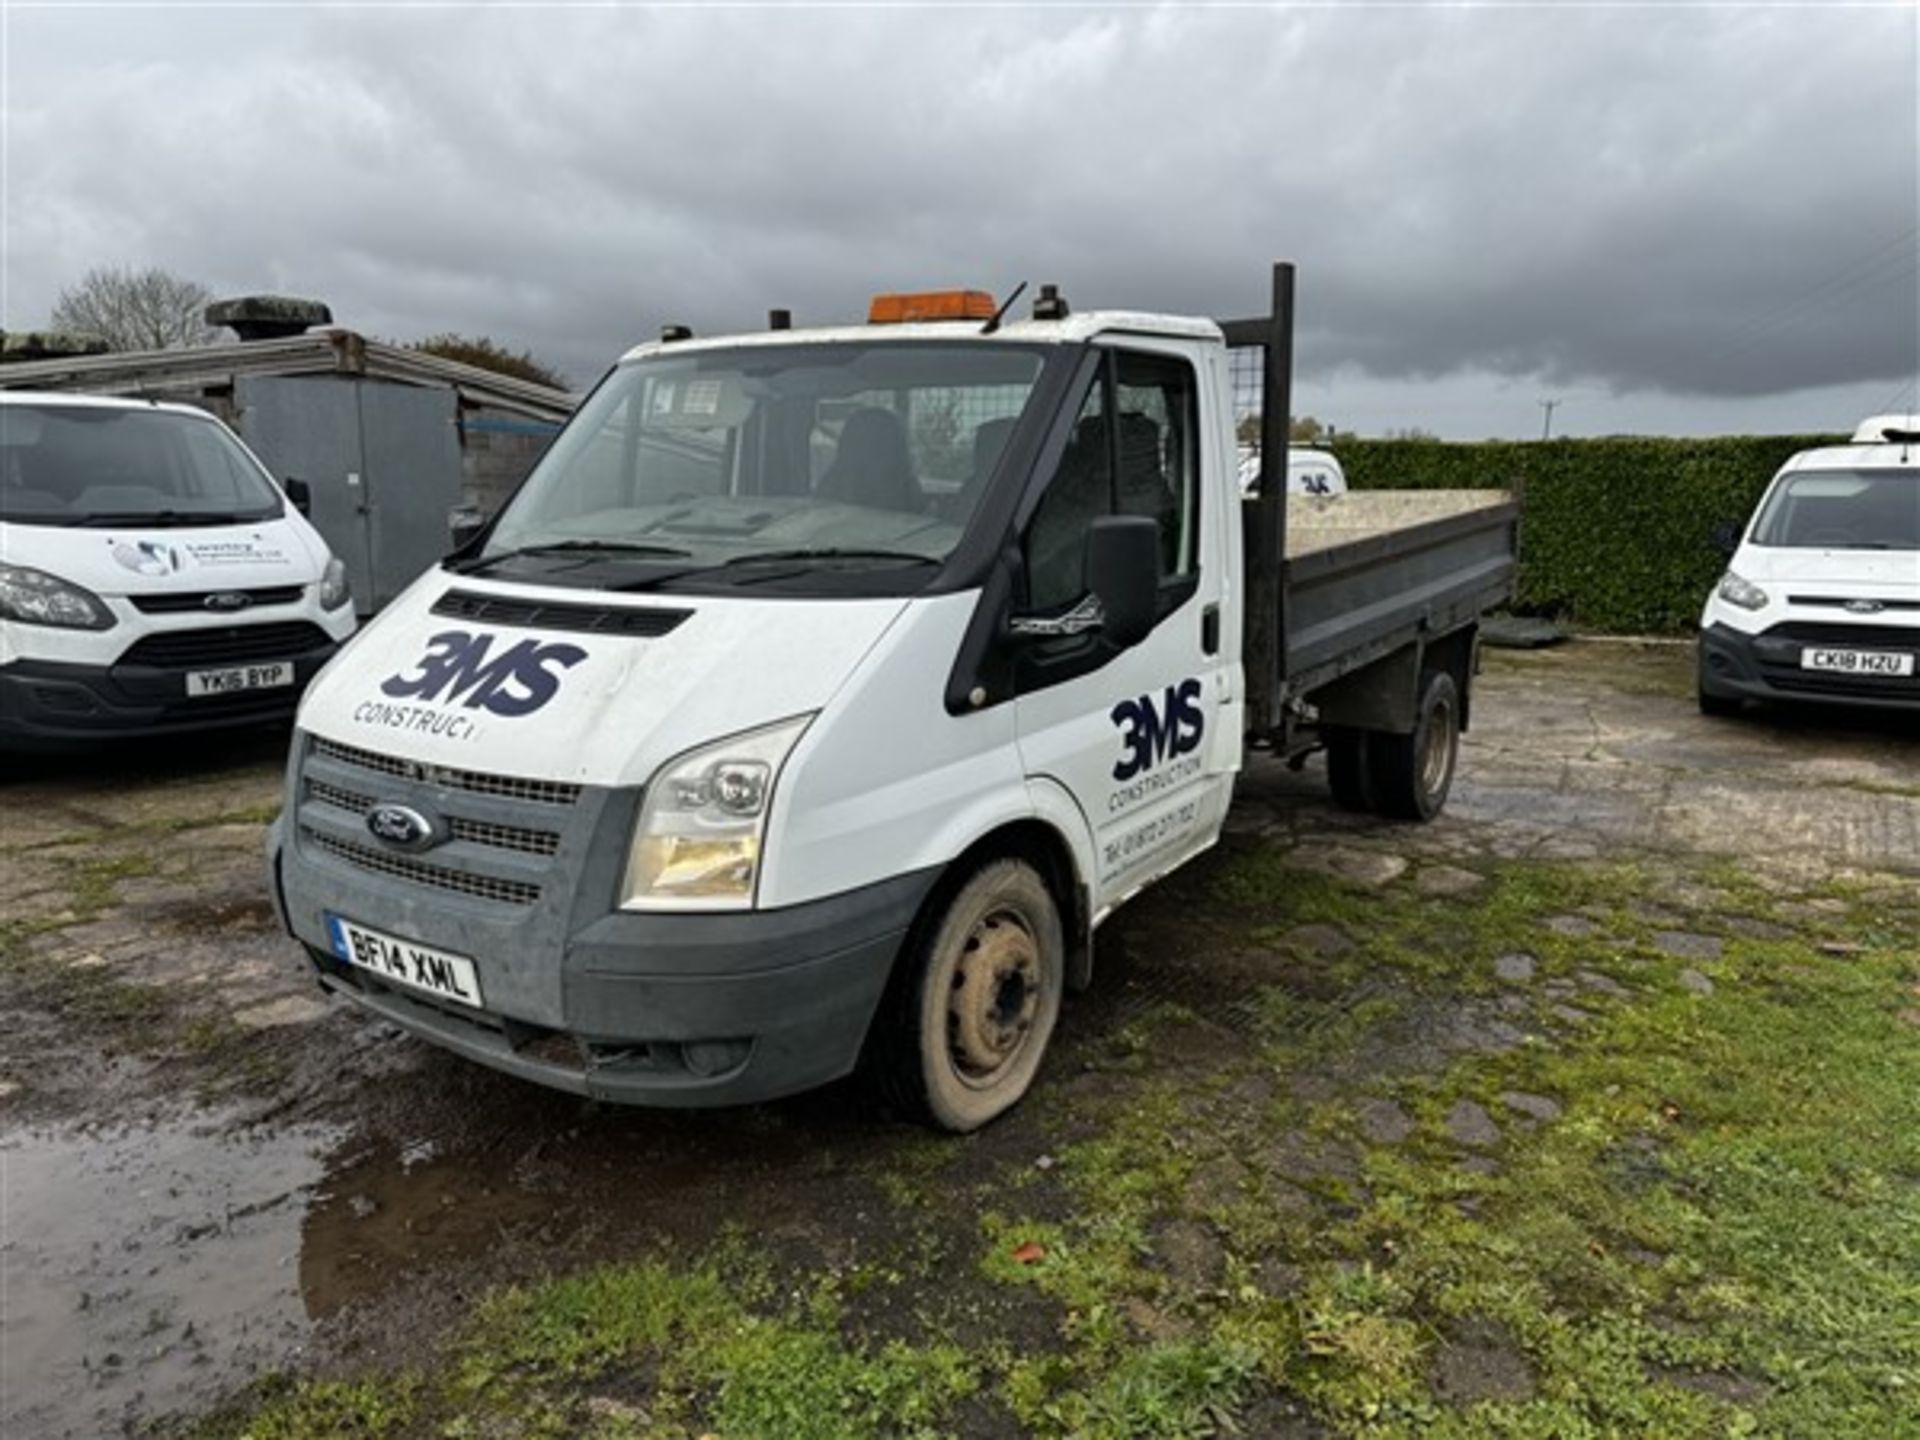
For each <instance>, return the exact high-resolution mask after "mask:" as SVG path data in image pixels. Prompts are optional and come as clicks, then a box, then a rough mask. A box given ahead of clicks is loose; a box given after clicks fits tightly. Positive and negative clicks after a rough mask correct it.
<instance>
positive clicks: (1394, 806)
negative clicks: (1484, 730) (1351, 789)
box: [1367, 670, 1460, 820]
mask: <svg viewBox="0 0 1920 1440" xmlns="http://www.w3.org/2000/svg"><path fill="white" fill-rule="evenodd" d="M1459 756H1460V687H1459V686H1458V685H1457V684H1455V683H1454V679H1453V676H1452V675H1450V674H1448V673H1447V672H1446V671H1444V670H1434V671H1431V672H1429V673H1428V674H1427V675H1426V676H1425V677H1424V678H1423V679H1422V681H1421V683H1420V705H1419V711H1418V717H1417V718H1416V720H1415V721H1414V726H1413V733H1412V734H1410V735H1389V734H1385V733H1382V732H1378V731H1376V732H1374V733H1372V734H1370V735H1369V736H1368V737H1367V765H1368V769H1369V771H1370V772H1371V781H1372V792H1373V804H1374V808H1375V809H1376V810H1378V811H1379V812H1380V813H1381V814H1382V815H1389V816H1392V817H1394V818H1395V819H1399V820H1431V819H1432V818H1433V817H1434V816H1436V815H1438V814H1439V813H1440V810H1441V807H1442V806H1444V805H1445V804H1446V803H1447V792H1448V791H1449V790H1451V789H1452V788H1453V771H1454V766H1455V765H1456V763H1457V762H1458V760H1459Z"/></svg>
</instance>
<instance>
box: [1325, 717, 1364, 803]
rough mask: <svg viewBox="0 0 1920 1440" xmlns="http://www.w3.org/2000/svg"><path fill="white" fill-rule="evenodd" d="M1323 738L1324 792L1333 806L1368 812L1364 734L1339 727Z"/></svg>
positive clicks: (1329, 731) (1330, 730) (1328, 732)
mask: <svg viewBox="0 0 1920 1440" xmlns="http://www.w3.org/2000/svg"><path fill="white" fill-rule="evenodd" d="M1323 738H1324V739H1325V742H1326V747H1327V789H1329V790H1330V791H1332V792H1333V803H1334V804H1336V805H1338V806H1339V807H1340V808H1341V809H1343V810H1371V809H1372V808H1373V800H1372V796H1371V794H1370V793H1369V788H1370V780H1369V776H1368V773H1367V768H1368V767H1367V737H1366V734H1365V733H1364V732H1363V731H1359V730H1348V729H1346V728H1344V727H1342V728H1339V729H1329V730H1328V731H1327V732H1326V734H1325V736H1324V737H1323Z"/></svg>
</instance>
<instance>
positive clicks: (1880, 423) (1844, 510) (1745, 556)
mask: <svg viewBox="0 0 1920 1440" xmlns="http://www.w3.org/2000/svg"><path fill="white" fill-rule="evenodd" d="M1720 538H1721V543H1722V546H1723V548H1724V549H1725V550H1726V551H1727V571H1726V573H1725V574H1724V575H1722V576H1721V577H1720V580H1719V582H1718V583H1717V584H1716V585H1715V586H1714V587H1713V590H1712V592H1711V593H1709V594H1708V596H1707V603H1706V609H1705V610H1704V612H1703V613H1702V614H1701V616H1700V651H1699V660H1700V680H1699V688H1700V709H1701V711H1702V712H1703V713H1704V714H1708V715H1731V714H1734V713H1735V712H1737V711H1738V710H1740V709H1741V708H1742V706H1743V705H1744V703H1745V702H1746V701H1749V700H1784V701H1794V702H1813V703H1817V704H1840V705H1874V706H1886V707H1889V708H1898V709H1909V710H1920V415H1876V416H1873V417H1871V418H1870V419H1867V420H1864V421H1862V422H1861V424H1860V426H1859V428H1858V429H1857V430H1856V431H1855V432H1854V434H1853V443H1852V444H1850V445H1841V446H1830V447H1828V448H1826V449H1823V450H1802V451H1801V452H1800V453H1799V454H1797V455H1795V456H1793V457H1792V458H1790V459H1789V460H1788V461H1787V463H1786V464H1785V465H1783V466H1781V467H1780V472H1779V473H1778V474H1777V475H1775V476H1774V477H1773V483H1772V484H1771V485H1769V486H1768V487H1767V493H1766V494H1765V495H1764V496H1762V497H1761V500H1760V504H1759V505H1758V506H1757V507H1756V508H1755V510H1754V513H1753V517H1752V521H1751V523H1750V524H1749V525H1748V526H1747V529H1746V532H1745V533H1744V535H1743V534H1741V533H1740V532H1739V531H1738V529H1737V527H1735V526H1732V525H1729V526H1726V527H1724V530H1723V534H1722V535H1721V537H1720Z"/></svg>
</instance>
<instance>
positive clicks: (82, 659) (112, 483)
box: [0, 390, 354, 751]
mask: <svg viewBox="0 0 1920 1440" xmlns="http://www.w3.org/2000/svg"><path fill="white" fill-rule="evenodd" d="M297 485H298V482H297V481H296V482H289V489H293V490H294V494H293V495H292V496H291V497H289V495H287V494H283V493H282V492H281V490H280V487H279V486H277V485H276V484H274V482H273V479H272V477H271V476H269V475H268V473H267V471H266V469H265V468H264V467H263V466H262V465H261V464H260V462H259V461H258V460H256V459H255V458H254V457H253V454H252V453H251V452H250V451H249V450H248V449H247V448H246V446H245V445H243V444H242V443H241V442H240V439H239V437H238V436H236V435H235V434H234V433H233V432H232V431H231V430H229V429H227V427H226V426H225V425H222V424H221V423H220V422H219V421H218V420H216V419H215V418H214V417H213V416H211V415H209V414H207V413H206V412H205V411H203V410H196V409H193V408H192V407H190V406H186V405H161V404H156V403H154V402H151V401H146V400H110V399H101V398H97V397H88V396H79V395H66V394H48V393H38V392H32V391H24V390H14V391H4V392H0V750H13V751H22V750H46V749H62V748H69V747H75V746H82V747H84V746H88V745H97V744H99V743H101V742H105V741H110V740H122V739H128V738H133V737H138V736H162V735H174V734H179V733H181V732H185V731H196V730H212V729H219V728H222V727H228V726H235V725H258V724H262V723H265V722H269V721H280V722H283V723H284V722H285V721H286V720H287V719H289V718H290V717H291V716H292V714H293V711H294V706H295V705H296V703H297V702H298V700H299V696H300V691H301V688H302V687H303V686H305V685H306V683H307V682H308V681H309V680H311V679H312V678H313V677H314V675H315V674H317V673H318V672H319V669H320V667H321V666H322V665H324V664H325V663H326V662H327V660H329V659H330V658H331V657H332V656H333V653H334V651H335V650H336V649H337V648H338V647H339V644H340V642H341V641H343V640H345V639H346V638H347V637H348V636H349V635H351V634H352V633H353V626H354V618H353V607H352V606H351V605H350V604H348V601H349V599H350V598H351V597H350V596H349V595H348V593H347V577H346V571H345V569H344V568H342V566H341V564H340V562H339V561H338V560H336V559H334V558H333V556H332V555H330V554H329V553H328V551H327V545H326V542H325V541H324V540H322V539H321V538H320V535H319V533H318V532H317V531H316V530H315V529H314V528H313V526H311V525H310V524H308V523H307V520H306V517H305V516H304V515H302V514H301V513H300V512H299V509H298V500H299V496H300V492H299V491H298V490H297V489H295V488H294V487H296V486H297Z"/></svg>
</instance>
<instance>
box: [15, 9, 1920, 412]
mask: <svg viewBox="0 0 1920 1440" xmlns="http://www.w3.org/2000/svg"><path fill="white" fill-rule="evenodd" d="M1917 24H1920V21H1917V20H1916V15H1915V12H1913V11H1912V10H1906V11H1850V12H1844V13H1833V12H1820V11H1815V10H1798V11H1779V10H1755V11H1730V10H1691V11H1679V12H1674V13H1669V12H1665V11H1660V10H1620V9H1607V10H1569V9H1553V10H1496V11H1470V10H1444V11H1409V10H1394V11H1365V12H1330V11H1324V10H1315V11H1284V10H1283V11H1271V12H1246V11H1220V10H1207V11H1180V10H1175V9H1166V10H1157V11H1139V10H1133V11H1122V12H1099V11H1088V10H1077V9H1076V10H1066V11H1038V10H1033V11H1008V10H989V11H952V10H942V11H921V12H901V11H848V10H784V11H783V10H767V9H760V10H726V11H720V12H717V13H694V12H689V11H586V12H581V11H569V12H559V13H555V12H545V13H541V12H536V11H533V10H520V11H498V10H494V11H486V12H459V11H442V10H436V11H428V12H414V13H409V14H399V15H380V14H369V13H365V12H346V13H340V12H313V11H307V12H304V13H303V12H281V13H277V14H275V13H262V12H242V13H240V14H239V15H238V16H236V15H235V14H234V13H233V12H207V11H191V10H178V11H167V12H161V13H159V14H146V13H142V14H138V15H134V16H132V17H131V18H130V19H129V18H127V16H126V12H98V11H95V12H78V13H65V14H59V13H51V14H50V13H42V12H28V13H18V12H17V13H16V14H15V15H14V16H13V18H12V20H11V47H10V54H9V58H8V64H9V74H10V79H11V84H12V100H13V109H12V114H11V116H10V119H11V122H12V123H11V129H10V134H9V146H8V154H7V174H6V188H7V200H8V211H7V223H6V230H7V237H6V238H7V242H8V254H7V266H6V272H7V281H8V290H9V293H8V297H7V302H8V315H7V317H6V318H7V319H8V321H9V322H10V323H13V324H16V325H18V324H27V323H32V322H33V321H35V320H37V319H38V318H40V317H41V316H42V315H44V313H45V310H46V308H47V306H48V305H49V304H50V303H51V301H52V298H53V296H54V294H55V293H56V291H57V290H58V288H59V286H60V284H61V283H63V282H64V281H66V280H68V279H70V278H71V277H72V276H74V275H76V274H78V273H79V272H80V271H82V270H84V269H85V268H86V267H87V266H88V265H91V264H95V263H112V262H148V261H157V262H159V263H164V264H166V265H169V266H170V267H172V268H175V269H178V270H180V271H182V272H184V273H187V274H190V275H194V276H197V277H201V278H204V279H206V280H207V281H208V282H209V283H213V284H215V285H216V286H217V287H219V288H223V289H258V288H267V287H274V288H281V289H291V290H293V291H296V292H299V293H310V294H318V295H321V296H324V297H325V298H327V299H328V300H330V301H331V302H332V303H333V304H334V306H335V309H336V312H337V313H338V314H339V315H340V316H341V318H342V319H343V320H345V321H348V322H350V323H354V324H357V325H359V326H361V327H363V328H366V329H368V330H370V331H373V332H375V333H384V334H388V335H394V336H401V337H410V336H414V335H420V334H425V333H428V332H431V331H437V330H445V329H459V330H463V331H469V332H483V333H489V334H492V335H494V336H496V337H498V338H501V339H504V340H507V341H509V342H510V343H513V344H515V345H529V346H531V347H532V348H533V349H534V350H535V351H536V352H537V353H539V354H541V355H542V356H545V357H547V358H550V359H552V360H554V361H557V362H559V363H561V364H562V365H564V366H565V367H566V368H567V369H569V370H570V371H571V372H572V374H573V375H574V377H575V378H576V379H577V380H582V381H584V380H586V379H588V378H590V377H591V376H592V375H593V374H594V373H595V372H596V371H597V370H598V369H599V368H600V367H601V366H602V365H604V364H605V363H606V361H607V360H608V359H609V358H611V357H612V356H613V355H614V354H616V353H617V352H618V351H619V350H620V349H622V348H624V347H625V346H626V345H628V344H630V343H632V342H633V341H634V340H636V339H639V338H643V337H644V336H646V335H647V334H649V333H651V332H652V330H653V329H654V328H655V327H656V326H657V325H658V324H659V323H660V322H661V321H662V320H665V319H676V320H686V321H688V322H690V323H693V324H694V325H695V326H696V327H699V328H702V329H712V328H719V327H737V326H741V325H752V324H754V323H756V322H757V321H758V320H759V318H760V316H761V315H762V313H763V312H764V310H765V309H766V308H767V307H768V306H769V305H787V306H791V307H793V308H794V309H795V310H796V311H797V312H798V314H799V315H800V317H801V318H802V319H803V320H826V319H840V318H847V317H852V316H855V315H857V314H859V313H860V312H861V310H862V308H863V306H864V300H865V297H866V296H867V295H868V294H869V293H870V292H872V291H874V290H876V289H883V288H889V287H899V286H914V285H925V284H953V283H964V284H976V285H988V286H996V287H1002V288H1004V287H1005V286H1007V285H1010V284H1011V283H1012V282H1013V281H1015V280H1017V279H1021V278H1027V279H1033V280H1041V279H1053V280H1058V281H1060V282H1061V283H1062V284H1063V285H1065V286H1066V287H1067V288H1068V290H1069V293H1070V294H1071V295H1072V296H1073V297H1074V298H1075V300H1076V302H1078V303H1080V304H1082V305H1096V304H1098V305H1115V306H1127V307H1133V308H1156V309H1175V310H1194V311H1200V312H1204V313H1212V314H1224V313H1242V312H1246V311H1248V310H1251V309H1254V308H1256V307H1257V306H1258V305H1259V304H1260V301H1261V299H1262V298H1263V294H1264V285H1265V277H1264V273H1263V266H1264V263H1265V261H1266V260H1268V259H1269V258H1271V257H1274V256H1276V255H1287V256H1291V257H1292V258H1295V259H1297V260H1298V261H1299V262H1300V264H1301V291H1300V294H1301V305H1302V317H1301V318H1302V327H1303V329H1302V336H1301V345H1300V352H1301V364H1302V368H1303V370H1309V371H1316V370H1317V371H1319V372H1322V373H1325V372H1330V371H1337V370H1339V369H1340V368H1341V367H1350V368H1351V369H1352V370H1355V371H1358V372H1361V373H1364V374H1366V375H1368V376H1372V377H1376V378H1382V379H1388V380H1392V379H1412V378H1422V377H1438V376H1443V375H1453V374H1459V373H1461V372H1476V373H1481V374H1490V375H1495V376H1515V377H1522V376H1525V377H1542V378H1544V379H1546V380H1551V381H1554V382H1567V383H1575V382H1577V383H1583V384H1589V385H1594V386H1598V387H1603V388H1607V389H1612V390H1639V389H1646V390H1657V391H1663V392H1669V393H1695V394H1706V395H1734V396H1738V395H1766V394H1772V393H1775V392H1780V391H1787V390H1794V389H1799V388H1802V387H1808V386H1815V385H1832V384H1837V383H1841V382H1863V383H1864V382H1867V381H1879V380H1883V379H1884V380H1887V381H1889V382H1895V381H1897V380H1899V379H1901V378H1904V377H1906V376H1909V375H1911V374H1912V373H1913V371H1914V369H1915V366H1916V347H1917V346H1920V318H1917V317H1920V295H1917V294H1916V283H1917V282H1916V278H1915V272H1916V264H1915V256H1916V253H1917V252H1920V232H1917V231H1916V217H1917V216H1920V158H1917V156H1920V140H1917V138H1916V132H1917V130H1920V119H1917V117H1916V103H1917V102H1916V88H1917V85H1920V82H1916V73H1920V55H1917V54H1916V40H1915V32H1916V26H1917Z"/></svg>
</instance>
